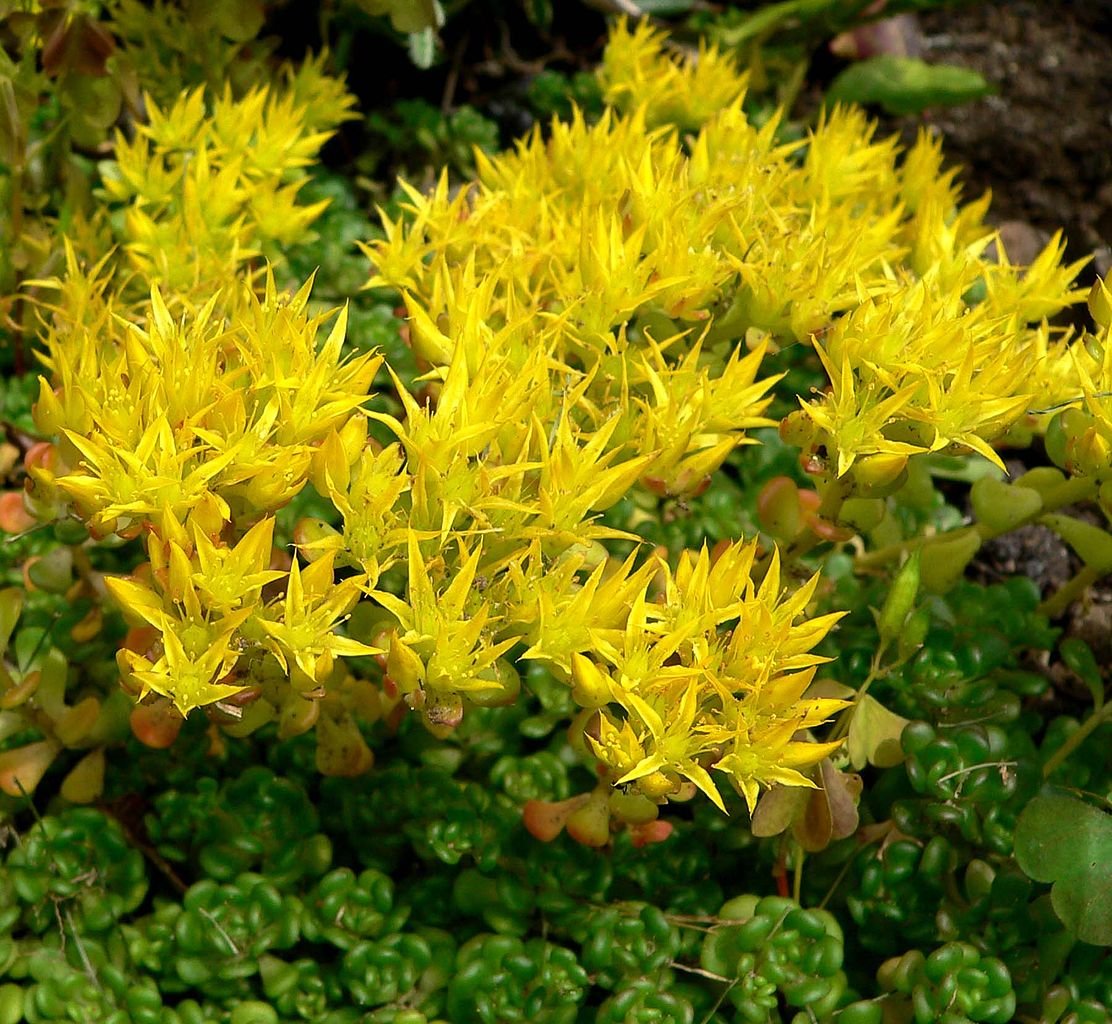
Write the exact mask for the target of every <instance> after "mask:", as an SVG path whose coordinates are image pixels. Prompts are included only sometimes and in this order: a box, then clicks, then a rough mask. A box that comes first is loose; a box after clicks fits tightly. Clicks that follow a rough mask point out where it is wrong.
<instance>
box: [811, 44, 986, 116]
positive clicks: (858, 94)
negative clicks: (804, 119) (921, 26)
mask: <svg viewBox="0 0 1112 1024" xmlns="http://www.w3.org/2000/svg"><path fill="white" fill-rule="evenodd" d="M992 91H993V89H992V86H991V85H989V83H988V82H987V81H985V79H984V78H983V77H982V76H981V75H980V74H978V73H977V72H976V71H971V70H970V69H969V68H961V67H956V66H954V65H951V64H928V63H926V62H925V61H921V60H918V59H916V58H914V57H890V56H882V57H870V58H869V59H868V60H863V61H858V62H857V63H856V64H852V65H851V66H850V67H848V68H846V69H845V70H844V71H843V72H842V73H841V74H839V75H838V77H837V78H835V79H834V81H833V82H832V83H831V84H830V88H829V89H827V91H826V98H827V101H828V102H830V103H864V104H876V105H877V106H880V107H883V108H884V110H885V111H887V112H888V113H889V114H918V113H919V112H921V111H923V110H926V109H927V108H928V107H949V106H956V105H957V104H961V103H969V102H971V101H972V100H978V99H981V98H982V97H984V96H989V95H991V94H992Z"/></svg>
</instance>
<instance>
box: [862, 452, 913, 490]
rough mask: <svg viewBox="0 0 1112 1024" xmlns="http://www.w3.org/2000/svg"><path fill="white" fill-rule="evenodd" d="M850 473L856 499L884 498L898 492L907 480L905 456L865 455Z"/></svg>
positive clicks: (886, 454)
mask: <svg viewBox="0 0 1112 1024" xmlns="http://www.w3.org/2000/svg"><path fill="white" fill-rule="evenodd" d="M852 473H853V483H854V489H855V491H856V493H857V496H858V497H862V498H885V497H887V496H888V495H889V494H893V493H895V492H896V491H897V490H899V488H900V485H901V484H903V482H904V480H906V479H907V456H906V455H895V454H889V453H881V454H878V455H866V456H865V457H864V458H863V459H858V460H857V461H856V462H855V463H854V464H853V469H852Z"/></svg>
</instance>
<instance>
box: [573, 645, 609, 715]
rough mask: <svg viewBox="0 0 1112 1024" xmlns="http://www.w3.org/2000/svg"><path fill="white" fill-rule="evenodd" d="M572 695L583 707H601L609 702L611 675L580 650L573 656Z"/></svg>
mask: <svg viewBox="0 0 1112 1024" xmlns="http://www.w3.org/2000/svg"><path fill="white" fill-rule="evenodd" d="M571 678H572V684H571V696H572V700H574V701H575V703H576V704H578V705H579V706H580V707H581V708H601V707H602V706H603V705H605V704H609V703H610V700H611V694H610V684H611V680H610V676H609V675H608V674H607V673H606V672H604V671H603V670H602V669H600V668H599V667H598V666H597V665H596V664H595V663H594V662H593V661H592V660H591V659H590V658H588V657H586V655H583V654H579V653H578V652H577V653H575V654H573V655H572V656H571Z"/></svg>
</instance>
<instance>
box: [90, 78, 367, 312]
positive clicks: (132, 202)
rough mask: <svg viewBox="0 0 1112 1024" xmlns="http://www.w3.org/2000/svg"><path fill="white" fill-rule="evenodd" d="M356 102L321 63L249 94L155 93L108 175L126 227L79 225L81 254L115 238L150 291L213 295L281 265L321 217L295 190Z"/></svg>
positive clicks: (121, 142) (118, 146) (119, 142)
mask: <svg viewBox="0 0 1112 1024" xmlns="http://www.w3.org/2000/svg"><path fill="white" fill-rule="evenodd" d="M352 103H353V98H352V97H351V96H350V95H348V94H347V93H346V92H345V90H344V87H343V85H342V83H340V82H339V81H338V80H336V79H333V78H330V77H328V76H327V75H325V74H324V71H323V62H322V61H321V60H320V59H311V60H308V61H306V62H305V63H303V64H302V65H301V66H300V67H298V68H297V69H296V70H294V69H292V68H289V67H287V68H286V69H285V74H284V78H283V79H282V81H280V82H277V83H273V84H270V83H268V84H264V85H257V86H255V87H254V88H252V89H250V90H249V91H248V92H247V93H246V94H245V95H243V96H242V97H235V96H233V94H232V92H231V89H230V87H226V88H225V91H224V93H223V94H222V95H219V96H217V97H212V96H210V95H209V93H208V91H207V90H206V89H205V88H204V87H198V88H195V89H192V90H189V91H187V92H184V93H182V94H181V95H180V96H178V97H177V98H176V99H175V100H174V102H173V103H172V104H171V105H170V106H168V107H166V108H162V107H160V106H159V105H158V104H157V103H156V102H155V100H154V98H153V97H152V96H149V95H148V96H147V97H146V102H145V106H146V111H147V118H148V120H147V123H146V124H138V125H136V131H135V135H134V138H132V139H130V140H129V139H128V138H126V137H125V136H124V135H123V134H122V133H117V135H116V140H115V146H114V153H113V157H114V158H113V160H112V161H111V162H109V163H108V164H107V165H106V166H104V167H103V168H102V175H103V181H104V190H105V198H106V200H107V206H108V209H111V208H112V207H118V208H119V216H118V220H117V219H116V218H110V220H111V222H112V224H113V225H116V224H118V225H119V226H114V227H109V226H108V225H106V224H101V223H99V222H97V223H94V224H92V225H84V226H81V227H79V228H78V229H77V234H78V237H83V238H85V239H86V244H85V247H84V252H83V254H84V255H87V256H90V257H93V254H94V253H95V252H96V251H97V249H96V248H95V246H97V245H101V246H103V245H104V243H105V242H106V241H108V240H109V239H108V238H106V237H104V235H105V232H108V233H109V235H110V240H111V241H112V242H114V243H116V244H118V245H119V246H121V248H122V249H123V251H124V253H125V254H126V262H127V269H128V270H130V271H131V272H132V273H133V274H135V275H137V279H138V280H140V281H144V282H146V283H147V284H146V286H147V287H149V286H150V285H152V284H157V285H159V286H160V287H162V288H164V289H166V290H168V291H170V292H173V293H180V294H191V295H194V296H198V297H202V296H203V297H206V298H207V297H208V296H209V295H211V294H212V293H214V292H215V291H218V290H219V289H220V287H221V285H222V284H223V283H225V282H226V281H228V280H229V279H233V278H235V276H236V274H237V273H243V272H244V270H245V266H246V264H247V263H248V261H250V260H252V259H253V258H255V257H258V256H259V255H263V256H266V257H267V258H269V259H271V260H275V259H277V258H279V257H280V254H281V250H282V248H283V247H285V246H288V245H290V244H291V243H293V242H295V241H298V240H300V239H302V238H303V237H304V236H305V235H306V234H307V233H308V230H309V226H310V225H311V224H312V222H313V221H314V220H315V219H316V218H317V217H318V216H319V214H320V213H321V212H322V210H323V209H324V206H325V204H324V203H314V204H311V205H308V206H301V205H299V204H298V192H299V190H300V188H301V186H302V184H303V182H304V173H305V168H306V167H308V166H309V165H310V164H312V163H313V161H314V160H315V158H316V156H317V154H318V153H319V151H320V148H321V146H322V145H323V144H324V142H325V141H326V140H327V139H328V138H329V136H330V135H331V134H332V132H333V130H334V129H335V128H336V126H337V125H338V124H339V123H340V122H342V121H344V120H345V119H346V118H348V117H349V116H351V115H350V108H351V105H352ZM100 251H103V249H101V250H100ZM202 301H203V300H202Z"/></svg>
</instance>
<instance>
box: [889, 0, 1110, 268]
mask: <svg viewBox="0 0 1112 1024" xmlns="http://www.w3.org/2000/svg"><path fill="white" fill-rule="evenodd" d="M920 27H921V30H922V33H923V35H922V37H921V39H920V40H919V43H920V45H921V48H922V56H923V58H924V59H926V60H929V61H931V62H939V63H941V62H945V63H952V64H960V65H963V66H965V67H970V68H973V69H975V70H977V71H979V72H980V73H981V74H982V75H984V77H985V78H986V79H988V81H989V82H991V83H992V84H993V85H994V86H995V87H996V90H997V94H996V95H995V96H990V97H988V98H986V99H984V100H981V101H979V102H977V103H971V104H968V105H965V106H961V107H955V108H950V109H946V110H937V111H932V112H931V113H930V114H929V115H928V117H927V120H928V122H929V123H931V124H933V125H935V126H936V127H937V128H938V129H939V130H940V131H941V132H942V133H943V135H944V137H945V147H946V152H947V154H948V156H949V158H950V160H951V161H952V162H954V163H960V164H962V165H964V167H965V168H966V171H965V172H964V174H963V180H964V181H965V183H966V187H967V195H969V196H975V195H979V194H980V193H981V192H983V191H984V190H985V189H991V190H992V194H993V205H992V210H993V214H992V215H993V219H994V220H995V221H996V223H997V224H1003V223H1007V222H1012V223H1011V224H1009V226H1008V229H1009V232H1010V233H1011V234H1012V235H1013V236H1014V238H1013V237H1008V238H1007V239H1006V241H1007V242H1008V243H1009V244H1014V245H1015V246H1016V247H1022V246H1023V245H1024V244H1026V245H1027V246H1028V247H1030V246H1033V245H1037V244H1038V242H1040V241H1041V240H1043V239H1045V237H1046V236H1048V235H1049V234H1050V233H1052V232H1054V231H1055V230H1057V229H1058V228H1064V229H1065V231H1066V235H1067V239H1068V241H1069V246H1070V248H1069V252H1070V255H1071V256H1072V257H1074V258H1078V257H1081V256H1086V255H1092V256H1093V257H1094V263H1093V266H1092V267H1091V268H1090V269H1089V273H1090V274H1092V273H1093V272H1094V271H1096V272H1100V273H1102V274H1103V273H1106V272H1107V271H1108V270H1109V269H1110V268H1112V104H1110V102H1109V101H1110V99H1112V0H998V2H994V3H973V4H970V5H969V6H966V7H962V8H959V9H950V10H946V11H939V12H935V13H933V14H929V15H924V16H923V17H922V18H921V19H920ZM909 127H910V126H905V129H906V128H909ZM1028 225H1029V226H1030V228H1034V229H1035V230H1034V232H1032V231H1030V228H1028V227H1027V226H1028ZM1025 255H1027V254H1026V253H1020V252H1016V253H1015V256H1016V262H1024V259H1023V258H1022V257H1023V256H1025Z"/></svg>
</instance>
